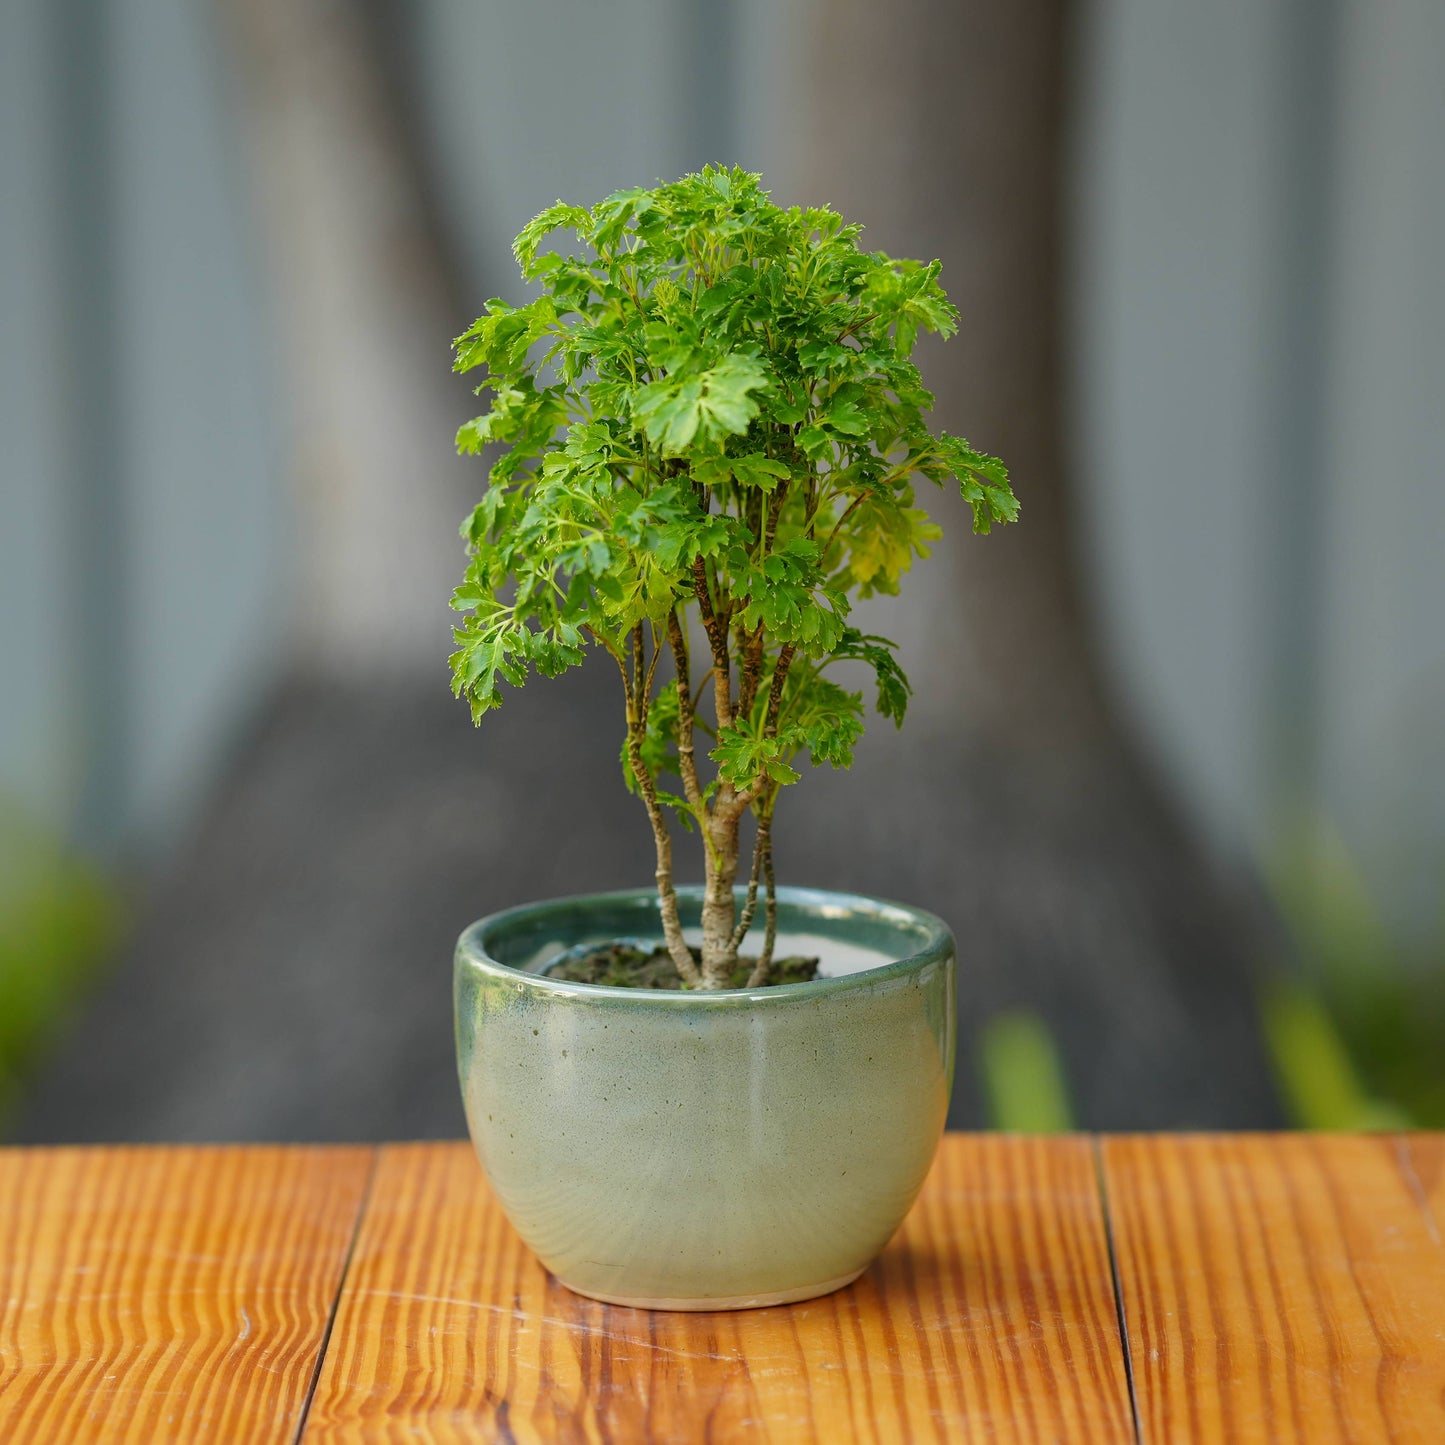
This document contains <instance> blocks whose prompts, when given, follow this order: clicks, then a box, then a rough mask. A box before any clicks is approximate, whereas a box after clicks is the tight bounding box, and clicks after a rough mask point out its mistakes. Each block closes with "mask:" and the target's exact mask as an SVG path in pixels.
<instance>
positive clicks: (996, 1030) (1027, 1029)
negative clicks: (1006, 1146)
mask: <svg viewBox="0 0 1445 1445" xmlns="http://www.w3.org/2000/svg"><path fill="white" fill-rule="evenodd" d="M979 1045H980V1057H981V1061H982V1068H983V1084H984V1092H985V1094H986V1096H987V1100H988V1110H989V1116H990V1119H991V1121H992V1123H993V1126H994V1128H996V1129H1006V1130H1009V1131H1011V1132H1014V1133H1020V1134H1059V1133H1064V1132H1066V1131H1067V1130H1069V1129H1071V1128H1073V1111H1072V1110H1071V1109H1070V1108H1069V1089H1068V1085H1067V1083H1066V1082H1065V1079H1064V1068H1063V1063H1062V1061H1061V1060H1060V1058H1059V1051H1058V1048H1057V1047H1056V1046H1055V1044H1054V1040H1053V1036H1052V1035H1051V1034H1050V1033H1049V1030H1048V1027H1047V1025H1046V1024H1045V1023H1044V1021H1043V1020H1042V1019H1041V1018H1039V1017H1038V1015H1037V1014H1034V1013H1030V1012H1028V1011H1027V1010H1024V1009H1018V1010H1015V1011H1013V1012H1010V1013H1003V1014H998V1015H996V1016H995V1017H994V1018H992V1019H990V1020H989V1021H988V1023H987V1024H985V1025H984V1028H983V1033H982V1036H981V1038H980V1041H979Z"/></svg>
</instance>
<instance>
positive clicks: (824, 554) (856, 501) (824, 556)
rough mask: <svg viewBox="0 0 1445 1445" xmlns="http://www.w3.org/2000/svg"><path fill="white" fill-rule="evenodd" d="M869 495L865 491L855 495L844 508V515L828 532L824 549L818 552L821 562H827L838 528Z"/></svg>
mask: <svg viewBox="0 0 1445 1445" xmlns="http://www.w3.org/2000/svg"><path fill="white" fill-rule="evenodd" d="M867 495H868V494H867V493H866V492H864V493H862V494H861V495H859V496H856V497H854V498H853V500H852V501H851V502H849V503H848V505H847V506H846V507H845V508H844V509H843V515H842V516H841V517H839V518H838V520H837V521H836V522H834V523H833V530H832V531H831V532H829V533H828V540H827V541H826V542H824V543H823V550H822V551H821V552H819V553H818V561H819V562H820V563H826V562H827V560H828V553H829V552H831V551H832V550H833V539H834V538H835V537H837V535H838V529H839V528H840V527H841V526H842V525H843V523H844V522H846V521H847V520H848V518H849V517H851V516H852V515H853V513H854V512H855V511H857V510H858V507H859V505H860V504H861V503H862V501H863V498H864V497H866V496H867Z"/></svg>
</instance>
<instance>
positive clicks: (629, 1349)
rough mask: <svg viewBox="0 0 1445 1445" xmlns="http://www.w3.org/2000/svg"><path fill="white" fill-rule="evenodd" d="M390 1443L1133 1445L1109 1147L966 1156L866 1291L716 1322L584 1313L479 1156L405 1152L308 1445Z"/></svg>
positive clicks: (363, 1263)
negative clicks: (1019, 1444)
mask: <svg viewBox="0 0 1445 1445" xmlns="http://www.w3.org/2000/svg"><path fill="white" fill-rule="evenodd" d="M380 1438H385V1439H402V1438H404V1439H407V1440H421V1441H439V1442H441V1441H474V1440H476V1441H480V1440H488V1441H490V1440H511V1441H519V1442H523V1441H533V1440H535V1441H549V1440H569V1441H571V1440H625V1441H629V1442H631V1441H645V1440H656V1441H691V1440H701V1439H704V1438H707V1439H719V1440H734V1439H748V1440H754V1439H756V1440H768V1441H793V1440H806V1441H813V1442H823V1445H833V1442H844V1441H852V1440H860V1441H900V1440H909V1441H949V1442H958V1441H967V1440H971V1439H979V1440H989V1441H1012V1440H1059V1439H1067V1440H1070V1441H1088V1440H1107V1441H1128V1440H1132V1439H1133V1438H1134V1435H1133V1426H1132V1421H1131V1418H1130V1410H1129V1401H1128V1391H1127V1382H1126V1379H1125V1374H1124V1369H1123V1355H1122V1349H1121V1346H1120V1340H1119V1333H1118V1320H1117V1316H1116V1311H1115V1305H1114V1298H1113V1282H1112V1278H1111V1274H1110V1268H1109V1260H1108V1249H1107V1241H1106V1237H1105V1231H1104V1225H1103V1217H1102V1208H1101V1205H1100V1199H1099V1190H1098V1179H1097V1173H1096V1170H1095V1164H1094V1158H1093V1154H1092V1150H1091V1147H1090V1145H1089V1143H1088V1141H1086V1140H1082V1139H1058V1140H1053V1141H1041V1140H1028V1139H1011V1138H1003V1137H997V1136H996V1137H991V1138H975V1137H965V1136H950V1137H949V1138H947V1139H946V1140H945V1143H944V1147H943V1149H942V1152H941V1154H940V1158H939V1161H938V1163H937V1164H936V1165H935V1167H934V1171H933V1173H932V1174H931V1176H930V1178H929V1181H928V1183H927V1185H926V1187H925V1190H924V1193H923V1195H922V1196H921V1198H920V1199H919V1202H918V1204H917V1205H916V1206H915V1208H914V1210H913V1212H912V1214H911V1215H910V1216H909V1218H908V1220H907V1221H906V1223H905V1224H904V1226H903V1228H902V1229H901V1230H900V1231H899V1233H898V1235H897V1236H896V1237H895V1238H894V1240H893V1242H892V1243H891V1244H890V1245H889V1247H888V1249H887V1251H886V1252H885V1254H884V1256H883V1258H882V1259H881V1260H880V1261H879V1262H878V1263H877V1264H875V1265H874V1267H873V1268H872V1269H871V1270H870V1271H869V1272H868V1273H867V1274H865V1275H864V1277H863V1278H862V1280H860V1281H859V1282H858V1283H857V1284H856V1285H853V1286H851V1287H850V1288H849V1289H847V1290H844V1291H842V1292H840V1293H838V1294H836V1295H833V1296H831V1297H829V1298H826V1299H822V1300H815V1301H810V1302H807V1303H804V1304H799V1305H790V1306H784V1307H780V1308H776V1309H765V1310H747V1311H740V1312H735V1313H716V1314H666V1313H659V1312H648V1311H640V1310H630V1309H623V1308H619V1307H615V1306H608V1305H602V1304H597V1303H594V1302H593V1301H590V1300H585V1299H582V1298H580V1297H578V1296H576V1295H573V1294H571V1293H570V1292H569V1291H568V1290H566V1289H565V1288H563V1287H562V1286H561V1285H559V1284H557V1283H556V1281H554V1280H553V1279H551V1278H550V1276H548V1275H547V1273H546V1272H545V1271H544V1270H543V1269H542V1267H541V1266H540V1265H539V1264H538V1263H537V1262H536V1261H535V1259H534V1258H533V1257H532V1256H531V1254H530V1253H529V1252H528V1251H527V1250H526V1248H525V1247H524V1246H523V1245H522V1244H521V1242H520V1240H519V1239H518V1238H517V1236H516V1235H515V1234H514V1233H513V1231H512V1229H511V1227H510V1226H509V1225H508V1224H507V1222H506V1220H505V1218H504V1217H503V1215H502V1213H501V1211H500V1209H499V1208H498V1207H497V1205H496V1203H495V1202H494V1200H493V1197H492V1195H491V1193H490V1191H489V1190H488V1188H487V1186H486V1183H485V1181H484V1179H483V1176H482V1173H481V1171H480V1169H479V1168H478V1166H477V1163H476V1161H475V1159H474V1158H473V1157H472V1154H471V1151H470V1149H469V1148H468V1147H466V1146H465V1145H456V1146H447V1145H440V1146H437V1145H412V1146H398V1147H391V1148H386V1149H384V1150H383V1151H382V1156H381V1160H380V1163H379V1165H378V1169H377V1175H376V1180H375V1184H374V1186H373V1189H372V1192H371V1196H370V1199H369V1202H368V1205H367V1209H366V1214H365V1218H364V1220H363V1222H362V1227H361V1232H360V1234H359V1236H358V1239H357V1245H356V1250H355V1253H354V1255H353V1259H352V1264H351V1267H350V1269H349V1271H348V1273H347V1279H346V1283H345V1286H344V1288H343V1291H342V1298H341V1303H340V1306H339V1308H338V1312H337V1319H336V1327H335V1330H334V1332H333V1335H332V1340H331V1345H330V1348H329V1350H328V1352H327V1357H326V1361H325V1364H324V1366H323V1369H322V1374H321V1380H320V1383H319V1385H318V1387H317V1392H316V1397H315V1400H314V1402H313V1405H312V1409H311V1413H310V1415H309V1417H308V1421H307V1429H306V1435H305V1439H306V1441H307V1442H309V1445H319V1442H341V1441H357V1440H363V1439H365V1440H373V1439H380Z"/></svg>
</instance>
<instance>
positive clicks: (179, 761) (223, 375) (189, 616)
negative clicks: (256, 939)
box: [0, 0, 290, 852]
mask: <svg viewBox="0 0 1445 1445" xmlns="http://www.w3.org/2000/svg"><path fill="white" fill-rule="evenodd" d="M209 18H210V17H209V12H208V10H207V9H206V8H205V7H204V6H199V5H195V4H188V3H185V0H145V3H141V0H101V3H85V0H12V3H8V4H6V5H4V6H0V197H3V200H0V314H3V316H4V318H5V320H4V326H3V331H0V436H3V437H4V448H3V454H0V801H3V800H6V799H10V800H14V801H18V802H19V803H20V804H21V805H22V806H23V807H24V808H25V809H26V810H27V811H28V812H29V813H30V814H31V815H32V816H33V817H35V818H37V819H39V820H41V821H42V822H44V823H45V824H47V825H48V826H49V827H50V828H51V829H52V830H54V831H55V832H57V833H61V834H70V835H72V836H73V837H74V838H75V840H76V841H78V842H81V843H83V844H85V845H86V846H90V847H99V848H100V849H101V850H102V851H105V852H112V851H114V850H116V849H119V848H127V849H136V848H140V849H142V850H145V849H149V848H152V847H163V846H164V845H165V844H166V843H167V842H168V841H170V840H172V839H173V838H174V837H175V836H176V833H177V830H178V829H180V828H181V827H182V826H183V825H184V824H185V822H186V821H187V820H188V819H189V817H190V816H191V813H192V810H193V809H194V808H195V806H196V805H197V802H198V799H199V798H200V797H201V796H202V795H203V793H204V791H205V789H206V788H207V787H208V786H209V785H210V783H211V781H212V779H213V776H214V773H215V770H216V768H217V766H218V765H219V763H220V762H221V760H222V759H223V758H224V756H225V753H226V750H227V747H228V745H229V743H230V742H231V740H232V739H233V738H234V736H235V734H236V732H237V730H238V728H239V727H240V726H241V725H242V722H243V719H244V718H245V717H246V715H247V712H248V709H250V708H252V707H253V706H255V705H256V703H257V701H258V699H259V696H260V694H261V693H262V692H263V691H264V689H265V687H266V685H267V683H268V682H269V679H270V675H271V672H272V670H273V668H274V666H275V659H276V656H277V654H278V651H279V649H280V647H281V645H282V639H283V636H284V629H285V619H286V598H287V591H288V574H289V570H290V569H289V565H288V557H287V546H286V502H285V498H284V495H283V489H282V486H281V479H280V466H279V457H278V447H277V442H278V434H277V428H276V425H275V422H274V420H273V418H274V414H275V410H274V407H273V406H272V404H271V403H272V400H273V398H272V397H271V396H270V394H269V392H268V387H269V385H270V381H269V376H270V372H269V366H268V362H269V358H268V356H267V354H266V344H265V341H264V336H265V325H264V318H263V317H262V316H261V314H260V310H261V298H262V296H263V291H262V288H261V286H260V284H259V281H260V278H259V277H258V275H257V274H256V267H255V265H254V264H253V263H254V262H255V260H256V257H255V255H254V253H253V241H252V231H253V222H252V216H251V212H250V209H249V207H248V200H247V196H246V192H245V186H244V180H245V177H244V174H243V171H242V165H241V161H242V157H241V156H240V154H239V151H238V147H237V144H236V139H235V135H234V130H233V127H232V124H231V117H230V114H229V111H228V107H227V104H226V94H225V86H224V76H225V69H224V65H223V63H222V57H221V56H220V55H219V54H218V53H217V51H216V48H215V36H214V34H213V31H212V29H211V26H210V24H209Z"/></svg>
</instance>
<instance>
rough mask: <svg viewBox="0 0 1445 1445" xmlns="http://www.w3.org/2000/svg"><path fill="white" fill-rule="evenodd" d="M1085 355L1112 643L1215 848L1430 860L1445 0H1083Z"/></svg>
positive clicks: (1435, 883) (1415, 931)
mask: <svg viewBox="0 0 1445 1445" xmlns="http://www.w3.org/2000/svg"><path fill="white" fill-rule="evenodd" d="M1081 60H1082V78H1081V94H1080V111H1079V114H1080V123H1081V136H1080V149H1079V156H1078V164H1077V167H1076V170H1075V177H1076V188H1077V193H1076V215H1077V217H1078V238H1079V240H1078V248H1077V255H1076V271H1075V287H1074V293H1075V296H1076V300H1077V308H1078V310H1077V320H1078V330H1077V339H1078V340H1077V351H1076V356H1075V376H1076V403H1077V404H1076V416H1077V419H1078V435H1079V437H1080V439H1081V442H1082V444H1083V446H1084V449H1085V459H1086V463H1087V465H1086V468H1085V475H1086V478H1087V481H1088V483H1089V487H1088V495H1089V503H1090V506H1089V510H1088V518H1089V524H1090V525H1089V537H1088V543H1089V550H1090V555H1091V558H1092V563H1093V567H1092V575H1093V579H1094V583H1095V587H1096V589H1097V596H1098V599H1099V604H1100V612H1101V618H1102V623H1103V626H1104V629H1105V632H1106V636H1107V638H1108V641H1109V644H1110V645H1109V647H1108V649H1107V654H1108V656H1109V658H1110V659H1111V660H1112V663H1113V665H1114V668H1115V671H1116V676H1117V679H1118V681H1119V683H1120V685H1121V687H1122V689H1123V690H1124V692H1125V693H1126V695H1127V697H1128V699H1129V701H1130V703H1131V705H1132V707H1133V710H1134V712H1135V715H1136V717H1137V718H1138V719H1139V720H1140V722H1141V731H1142V733H1143V734H1144V736H1145V737H1146V738H1147V739H1148V740H1149V742H1150V743H1151V745H1152V746H1153V748H1154V749H1155V751H1156V753H1157V755H1158V756H1159V757H1160V758H1161V759H1162V760H1163V763H1164V765H1165V770H1166V772H1167V774H1168V775H1169V776H1170V777H1172V778H1173V779H1174V780H1175V781H1176V783H1177V785H1178V787H1179V788H1180V789H1181V790H1182V792H1183V794H1184V795H1185V797H1186V798H1187V800H1188V803H1189V806H1190V811H1191V812H1192V813H1193V814H1194V816H1195V817H1197V818H1198V819H1200V820H1201V822H1202V823H1203V824H1204V825H1205V826H1206V828H1207V829H1208V831H1209V833H1210V835H1211V836H1212V837H1213V839H1214V841H1215V842H1216V844H1217V845H1218V846H1219V847H1220V849H1221V850H1222V851H1223V852H1224V853H1225V854H1226V855H1228V856H1231V857H1235V858H1238V857H1241V856H1244V857H1249V856H1253V857H1255V858H1258V859H1262V860H1263V861H1264V862H1265V863H1266V865H1267V866H1269V865H1271V864H1272V863H1273V862H1274V855H1276V854H1277V853H1278V852H1279V850H1281V849H1283V848H1287V847H1289V846H1291V842H1290V840H1291V839H1292V837H1293V836H1294V834H1295V832H1296V829H1297V828H1298V827H1299V826H1301V825H1303V826H1306V827H1309V828H1312V829H1315V830H1319V829H1321V828H1323V829H1326V830H1329V831H1331V832H1334V833H1337V834H1338V836H1339V838H1340V839H1341V840H1342V841H1343V845H1344V847H1345V849H1346V850H1347V852H1348V854H1349V855H1350V856H1351V858H1352V859H1353V860H1354V862H1355V864H1356V865H1357V866H1358V867H1359V869H1360V870H1361V871H1362V872H1363V874H1364V878H1365V881H1366V884H1367V886H1368V888H1369V892H1370V894H1371V897H1372V898H1373V900H1374V901H1375V903H1376V905H1377V906H1378V907H1379V908H1380V909H1382V910H1383V911H1384V912H1385V913H1386V915H1387V916H1388V918H1389V920H1390V922H1391V923H1392V925H1393V926H1394V928H1395V929H1396V930H1397V931H1401V932H1403V934H1404V935H1405V936H1412V935H1413V936H1416V937H1418V936H1420V935H1421V934H1422V932H1428V931H1429V930H1431V929H1436V930H1438V929H1439V927H1440V925H1441V923H1442V921H1445V913H1442V904H1441V895H1442V887H1441V885H1442V880H1445V626H1442V623H1445V485H1442V483H1445V276H1442V270H1441V258H1442V256H1445V145H1442V139H1445V86H1442V85H1441V81H1440V76H1441V69H1442V65H1445V7H1441V6H1440V5H1438V4H1436V3H1434V0H1224V3H1218V4H1211V5H1186V4H1163V5H1161V4H1159V3H1157V0H1099V3H1096V4H1095V5H1094V6H1093V7H1092V10H1091V11H1090V12H1089V17H1088V24H1087V25H1086V27H1085V32H1084V35H1083V53H1082V56H1081Z"/></svg>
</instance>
